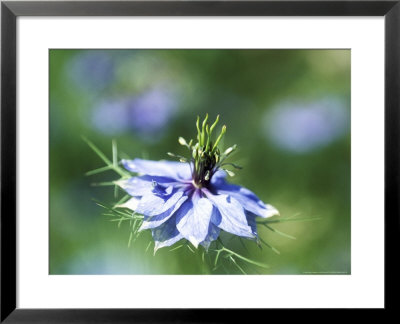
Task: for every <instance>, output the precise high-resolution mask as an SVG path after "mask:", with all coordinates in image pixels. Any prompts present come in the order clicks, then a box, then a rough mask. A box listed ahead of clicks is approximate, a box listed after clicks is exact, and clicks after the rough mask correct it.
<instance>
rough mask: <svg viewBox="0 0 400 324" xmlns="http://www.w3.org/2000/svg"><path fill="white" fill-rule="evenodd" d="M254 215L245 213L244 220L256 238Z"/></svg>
mask: <svg viewBox="0 0 400 324" xmlns="http://www.w3.org/2000/svg"><path fill="white" fill-rule="evenodd" d="M256 217H257V216H256V215H254V214H252V213H246V218H247V224H249V226H250V227H251V231H252V232H253V234H254V235H255V236H258V233H257V223H256Z"/></svg>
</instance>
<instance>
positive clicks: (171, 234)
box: [151, 216, 183, 253]
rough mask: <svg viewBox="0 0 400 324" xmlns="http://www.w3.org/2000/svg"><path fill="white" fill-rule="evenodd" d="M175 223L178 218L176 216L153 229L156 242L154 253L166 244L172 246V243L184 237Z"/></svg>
mask: <svg viewBox="0 0 400 324" xmlns="http://www.w3.org/2000/svg"><path fill="white" fill-rule="evenodd" d="M175 223H176V219H175V216H174V217H171V218H170V219H169V220H168V221H166V222H165V223H163V224H162V225H160V226H159V227H157V228H154V229H153V230H152V231H151V232H152V235H153V239H154V242H155V246H154V253H156V251H157V250H158V249H160V248H162V247H164V246H171V245H172V244H174V243H176V242H178V241H179V240H181V239H183V236H182V234H181V233H179V231H178V229H177V228H176V224H175Z"/></svg>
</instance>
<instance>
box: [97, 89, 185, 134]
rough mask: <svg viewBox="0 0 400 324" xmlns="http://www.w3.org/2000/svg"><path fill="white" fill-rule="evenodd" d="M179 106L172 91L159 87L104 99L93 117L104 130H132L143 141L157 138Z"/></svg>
mask: <svg viewBox="0 0 400 324" xmlns="http://www.w3.org/2000/svg"><path fill="white" fill-rule="evenodd" d="M177 106H178V102H177V100H176V96H175V93H174V92H173V91H169V90H168V89H166V88H162V87H157V88H152V89H150V90H147V91H145V92H143V93H141V94H139V95H138V96H134V97H128V98H118V99H109V100H104V101H101V102H100V103H98V104H97V105H96V106H95V107H94V109H93V111H92V118H91V120H92V123H93V126H94V127H95V128H96V129H97V130H98V131H100V132H102V133H106V134H120V133H123V132H127V131H133V132H134V133H136V134H137V135H138V136H140V137H141V138H142V139H144V140H157V139H159V138H160V137H161V136H162V134H163V131H164V130H165V129H166V128H167V127H168V125H169V124H170V122H171V121H172V119H173V118H174V116H175V114H176V110H177Z"/></svg>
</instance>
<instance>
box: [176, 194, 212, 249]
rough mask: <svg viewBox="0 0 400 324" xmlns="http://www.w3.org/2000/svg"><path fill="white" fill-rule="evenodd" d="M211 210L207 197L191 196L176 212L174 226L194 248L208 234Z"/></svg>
mask: <svg viewBox="0 0 400 324" xmlns="http://www.w3.org/2000/svg"><path fill="white" fill-rule="evenodd" d="M212 210H213V205H212V204H211V202H210V201H209V200H208V199H207V198H192V199H191V200H189V201H187V202H186V203H185V206H184V207H183V206H182V208H181V209H179V210H178V211H177V213H176V227H177V228H178V230H179V232H180V233H181V234H182V235H183V237H184V238H186V239H187V240H189V241H190V242H191V243H192V244H193V245H194V246H195V247H196V248H197V247H198V245H199V244H200V242H203V241H204V240H205V239H206V237H207V235H208V229H209V225H210V219H211V214H212Z"/></svg>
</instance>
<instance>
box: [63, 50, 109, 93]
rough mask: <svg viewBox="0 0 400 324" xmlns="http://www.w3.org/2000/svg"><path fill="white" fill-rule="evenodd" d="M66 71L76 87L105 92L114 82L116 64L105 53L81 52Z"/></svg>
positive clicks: (69, 63) (96, 51)
mask: <svg viewBox="0 0 400 324" xmlns="http://www.w3.org/2000/svg"><path fill="white" fill-rule="evenodd" d="M66 69H67V70H66V73H67V75H68V76H69V78H70V79H71V80H72V81H73V82H74V83H75V84H76V86H78V87H79V88H83V89H86V90H89V91H99V90H103V89H104V88H105V87H107V86H108V85H110V84H111V83H112V82H113V81H114V62H113V59H112V57H111V56H110V55H109V54H107V53H106V52H104V51H98V50H88V51H84V52H81V53H79V54H77V55H76V56H74V57H72V58H71V60H70V61H69V62H68V64H67V65H66Z"/></svg>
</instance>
